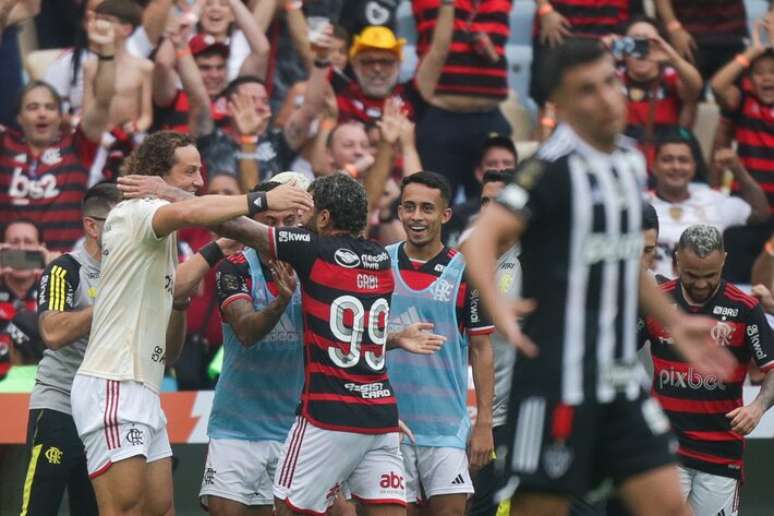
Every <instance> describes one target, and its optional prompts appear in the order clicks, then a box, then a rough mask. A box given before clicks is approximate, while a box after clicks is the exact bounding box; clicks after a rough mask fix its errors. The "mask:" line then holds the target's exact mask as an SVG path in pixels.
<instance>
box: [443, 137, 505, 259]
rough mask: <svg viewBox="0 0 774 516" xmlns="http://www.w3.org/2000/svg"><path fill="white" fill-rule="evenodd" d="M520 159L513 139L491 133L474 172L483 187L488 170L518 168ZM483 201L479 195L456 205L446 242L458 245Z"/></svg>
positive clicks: (447, 229) (446, 230)
mask: <svg viewBox="0 0 774 516" xmlns="http://www.w3.org/2000/svg"><path fill="white" fill-rule="evenodd" d="M518 161H519V155H518V153H517V151H516V146H515V145H514V144H513V140H511V138H510V137H508V136H504V135H501V134H497V133H491V134H490V135H489V136H487V138H486V140H484V144H483V145H482V146H481V151H480V154H479V160H478V163H477V165H476V168H475V169H474V171H473V174H474V176H475V178H476V181H478V182H479V183H480V184H481V186H482V188H483V187H484V186H485V185H486V183H487V181H486V180H485V176H486V174H487V173H488V172H490V171H494V172H502V171H505V170H512V169H514V168H516V164H517V162H518ZM490 188H491V187H490ZM481 202H482V198H481V197H480V196H479V197H477V198H475V199H467V200H466V201H465V202H463V203H460V204H457V205H456V206H454V210H453V211H452V218H451V220H450V221H449V223H448V224H446V225H445V226H444V242H446V244H447V245H449V246H451V247H454V246H456V245H457V242H458V240H459V238H460V235H461V233H462V232H463V231H464V230H465V228H467V227H468V224H469V222H470V219H471V217H472V216H474V215H475V214H477V213H478V212H479V210H480V209H481V206H482V204H481Z"/></svg>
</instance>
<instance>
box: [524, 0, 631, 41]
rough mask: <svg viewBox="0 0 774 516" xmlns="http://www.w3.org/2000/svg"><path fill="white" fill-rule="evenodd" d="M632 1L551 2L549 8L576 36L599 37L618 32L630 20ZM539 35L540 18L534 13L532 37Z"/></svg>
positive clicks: (565, 0)
mask: <svg viewBox="0 0 774 516" xmlns="http://www.w3.org/2000/svg"><path fill="white" fill-rule="evenodd" d="M631 3H632V0H551V6H553V8H554V9H555V10H556V12H558V13H559V14H561V15H562V16H564V17H565V18H567V21H568V22H570V25H571V26H572V29H571V30H572V32H573V34H575V35H576V36H586V37H588V36H591V37H601V36H606V35H608V34H610V33H614V32H618V31H619V30H620V28H621V26H622V25H624V24H625V23H626V22H628V21H629V19H630V18H631V15H632V13H631ZM538 34H540V16H539V15H538V13H537V12H536V13H535V24H534V28H533V35H534V36H535V37H537V35H538Z"/></svg>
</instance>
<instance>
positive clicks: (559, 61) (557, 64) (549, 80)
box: [540, 38, 609, 98]
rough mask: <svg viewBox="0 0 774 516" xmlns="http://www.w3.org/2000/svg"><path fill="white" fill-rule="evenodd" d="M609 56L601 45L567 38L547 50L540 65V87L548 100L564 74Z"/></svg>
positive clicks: (592, 40)
mask: <svg viewBox="0 0 774 516" xmlns="http://www.w3.org/2000/svg"><path fill="white" fill-rule="evenodd" d="M607 55H609V54H608V51H607V50H606V49H605V47H604V46H602V43H601V42H600V41H598V40H596V39H591V38H569V39H567V40H565V41H564V43H562V44H561V45H559V46H557V47H554V48H552V49H549V50H548V51H547V52H546V55H545V58H544V59H543V61H542V63H540V85H541V87H542V88H541V89H542V91H543V92H544V94H545V95H546V97H547V98H550V97H551V96H552V95H553V94H554V92H555V91H556V90H557V89H558V88H559V86H560V85H561V84H562V82H563V81H564V76H565V74H566V73H567V72H568V71H569V70H571V69H573V68H576V67H578V66H583V65H587V64H589V63H594V62H596V61H599V60H600V59H602V58H604V57H605V56H607Z"/></svg>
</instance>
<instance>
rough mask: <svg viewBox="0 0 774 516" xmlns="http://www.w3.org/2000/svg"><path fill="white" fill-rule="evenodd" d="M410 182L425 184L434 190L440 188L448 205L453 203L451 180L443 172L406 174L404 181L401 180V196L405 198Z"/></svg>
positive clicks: (442, 196)
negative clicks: (405, 191) (404, 193)
mask: <svg viewBox="0 0 774 516" xmlns="http://www.w3.org/2000/svg"><path fill="white" fill-rule="evenodd" d="M410 184H420V185H425V186H427V187H429V188H432V189H434V190H440V191H441V198H442V199H443V201H444V202H445V203H446V205H447V206H448V205H449V203H451V196H452V192H451V186H449V181H448V180H447V179H446V178H445V177H443V176H442V175H441V174H437V173H435V172H428V171H424V172H417V173H416V174H411V175H410V176H406V177H404V178H403V181H401V182H400V197H401V199H402V198H403V190H405V189H406V187H407V186H408V185H410Z"/></svg>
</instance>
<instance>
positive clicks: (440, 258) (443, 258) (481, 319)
mask: <svg viewBox="0 0 774 516" xmlns="http://www.w3.org/2000/svg"><path fill="white" fill-rule="evenodd" d="M404 246H405V244H402V245H401V246H400V247H399V248H398V269H399V270H400V275H401V278H402V279H403V281H404V282H405V283H406V285H408V287H409V288H411V289H413V290H424V289H426V288H427V287H429V286H430V285H431V284H432V283H434V282H435V280H437V279H438V278H440V277H441V274H443V271H444V269H445V268H446V267H447V266H448V265H449V262H450V261H451V259H452V258H454V256H455V255H456V254H457V250H456V249H452V248H451V247H444V248H443V249H442V250H441V252H440V253H438V254H437V255H435V256H434V257H433V258H432V259H431V260H428V261H426V262H420V261H416V260H412V259H411V258H409V257H408V255H407V254H406V250H405V248H404ZM456 308H457V321H459V324H460V328H459V330H460V333H463V332H464V333H466V334H467V335H473V336H475V335H489V334H492V333H494V331H495V328H494V325H492V323H491V322H489V319H488V318H487V317H486V315H485V314H484V311H483V310H482V305H481V296H480V295H479V292H478V289H472V288H470V286H469V285H468V282H467V280H466V279H463V280H462V283H460V288H459V291H458V293H457V301H456Z"/></svg>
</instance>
